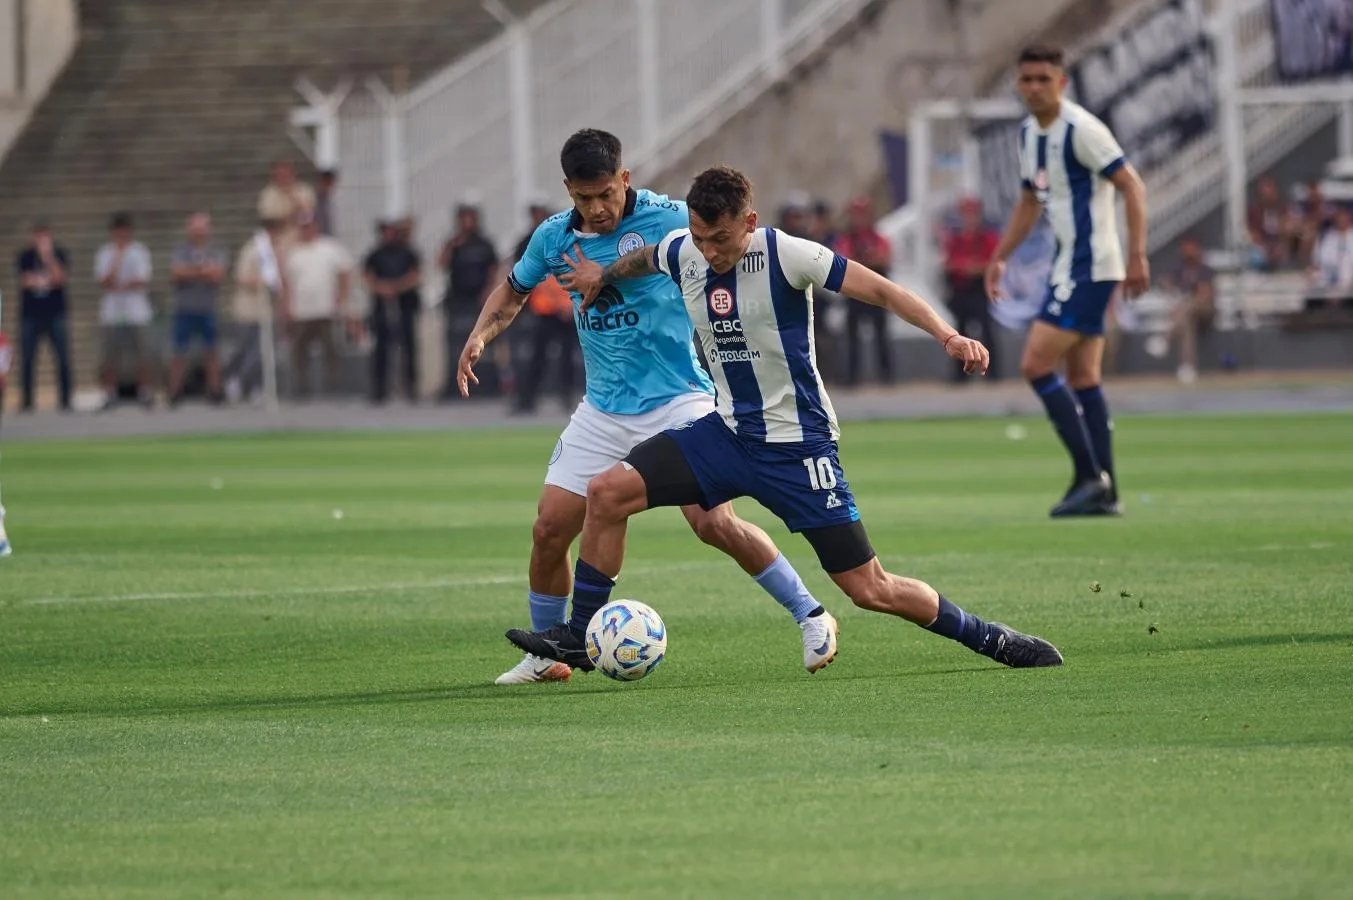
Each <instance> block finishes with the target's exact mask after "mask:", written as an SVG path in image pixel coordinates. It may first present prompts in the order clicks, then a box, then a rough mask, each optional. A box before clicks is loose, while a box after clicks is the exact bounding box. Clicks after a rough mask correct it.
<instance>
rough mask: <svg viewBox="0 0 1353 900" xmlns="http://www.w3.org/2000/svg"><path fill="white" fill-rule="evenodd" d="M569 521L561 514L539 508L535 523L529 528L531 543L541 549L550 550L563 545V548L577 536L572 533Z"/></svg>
mask: <svg viewBox="0 0 1353 900" xmlns="http://www.w3.org/2000/svg"><path fill="white" fill-rule="evenodd" d="M573 531H574V529H573V528H572V526H571V523H570V522H568V521H567V520H566V519H565V518H564V517H562V516H556V515H551V514H550V513H549V512H548V511H547V510H541V511H540V514H539V515H538V516H536V524H535V525H534V526H533V527H532V528H531V543H532V544H533V545H534V546H536V547H538V548H541V549H544V550H550V549H556V548H559V547H563V548H564V549H565V550H567V549H568V546H569V545H570V544H572V543H573V539H574V538H575V537H577V535H576V534H573V533H571V532H573Z"/></svg>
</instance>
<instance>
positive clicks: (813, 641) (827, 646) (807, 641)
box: [799, 611, 841, 672]
mask: <svg viewBox="0 0 1353 900" xmlns="http://www.w3.org/2000/svg"><path fill="white" fill-rule="evenodd" d="M799 628H801V629H803V667H804V668H805V669H807V670H808V671H809V672H816V671H817V670H818V669H823V668H826V667H827V665H828V664H829V663H830V662H831V661H832V660H834V659H836V636H837V635H838V634H839V633H840V632H841V626H840V625H838V624H837V622H836V618H835V617H834V616H833V615H832V614H831V613H829V612H825V611H824V612H823V613H822V615H820V616H810V617H809V618H807V619H804V620H803V621H802V622H800V623H799Z"/></svg>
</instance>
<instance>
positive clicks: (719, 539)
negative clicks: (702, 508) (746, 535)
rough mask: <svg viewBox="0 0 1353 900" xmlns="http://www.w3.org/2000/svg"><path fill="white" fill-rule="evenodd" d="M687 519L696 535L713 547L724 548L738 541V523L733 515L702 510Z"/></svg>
mask: <svg viewBox="0 0 1353 900" xmlns="http://www.w3.org/2000/svg"><path fill="white" fill-rule="evenodd" d="M686 521H688V522H689V523H690V525H691V530H692V531H694V532H695V536H696V537H698V538H699V539H700V540H702V541H704V542H705V543H706V544H708V545H709V546H711V547H716V548H718V549H721V550H722V549H724V548H726V547H731V546H733V544H734V543H735V542H736V541H737V537H738V523H737V520H735V519H734V518H733V517H732V516H731V515H720V514H718V513H713V512H710V513H703V512H702V513H700V514H698V515H693V516H687V517H686Z"/></svg>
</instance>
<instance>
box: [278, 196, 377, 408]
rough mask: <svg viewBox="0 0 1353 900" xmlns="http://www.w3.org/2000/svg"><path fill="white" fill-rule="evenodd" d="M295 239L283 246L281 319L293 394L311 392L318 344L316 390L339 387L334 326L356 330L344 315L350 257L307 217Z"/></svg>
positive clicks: (305, 395) (301, 395)
mask: <svg viewBox="0 0 1353 900" xmlns="http://www.w3.org/2000/svg"><path fill="white" fill-rule="evenodd" d="M300 228H301V232H300V240H299V241H298V242H297V243H296V244H295V245H294V246H292V247H287V248H285V249H284V250H283V254H284V257H283V258H284V263H283V265H284V267H285V269H284V270H285V273H286V274H285V278H286V283H287V291H286V295H285V302H284V304H283V307H282V309H283V312H282V319H283V321H284V322H285V323H286V329H287V332H288V334H289V335H290V337H291V370H292V378H293V379H294V382H293V383H294V391H293V394H294V396H295V397H296V398H297V399H305V398H308V397H309V396H310V356H311V352H312V350H313V349H314V348H315V347H316V346H318V347H319V350H320V353H321V355H322V356H323V359H324V381H323V386H322V388H321V390H322V392H323V393H325V394H332V393H333V392H334V391H335V390H336V389H337V386H338V329H339V328H340V327H342V326H343V324H345V323H346V325H347V326H348V328H349V330H350V331H352V332H354V333H356V332H357V331H359V330H360V328H359V325H358V324H357V322H356V320H355V319H353V318H352V317H351V316H350V315H349V313H348V308H347V304H348V292H349V290H350V288H351V286H352V270H353V262H352V257H351V256H349V255H348V251H347V250H346V249H345V248H344V247H343V245H342V244H340V243H339V242H338V241H336V240H334V239H333V238H331V237H325V236H324V235H322V234H320V233H319V223H318V222H316V221H315V217H314V216H312V215H302V216H301V219H300Z"/></svg>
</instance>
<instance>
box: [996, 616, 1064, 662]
mask: <svg viewBox="0 0 1353 900" xmlns="http://www.w3.org/2000/svg"><path fill="white" fill-rule="evenodd" d="M991 630H992V631H994V632H995V633H996V650H995V651H994V652H993V653H992V654H991V658H992V659H994V660H996V662H998V663H1001V664H1002V665H1006V666H1009V667H1010V668H1012V669H1039V668H1043V667H1045V666H1060V665H1061V664H1062V654H1061V653H1059V652H1058V650H1057V648H1056V647H1054V646H1052V644H1049V643H1048V642H1047V641H1045V640H1043V639H1042V638H1040V637H1034V636H1033V635H1032V634H1024V633H1023V632H1019V631H1016V630H1015V629H1013V628H1011V627H1010V626H1009V625H1002V624H1001V623H1000V622H992V623H991Z"/></svg>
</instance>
